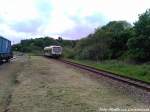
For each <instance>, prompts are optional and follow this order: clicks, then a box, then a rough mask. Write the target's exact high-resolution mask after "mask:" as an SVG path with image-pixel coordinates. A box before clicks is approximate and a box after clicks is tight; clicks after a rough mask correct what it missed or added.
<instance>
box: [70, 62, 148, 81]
mask: <svg viewBox="0 0 150 112" xmlns="http://www.w3.org/2000/svg"><path fill="white" fill-rule="evenodd" d="M71 61H73V62H77V63H80V64H85V65H89V66H92V67H95V68H98V69H102V70H106V71H110V72H113V73H116V74H119V75H123V76H128V77H132V78H135V79H139V80H142V81H145V82H150V64H141V65H138V64H136V65H133V64H127V63H125V62H122V61H118V60H109V61H103V62H95V61H89V60H71Z"/></svg>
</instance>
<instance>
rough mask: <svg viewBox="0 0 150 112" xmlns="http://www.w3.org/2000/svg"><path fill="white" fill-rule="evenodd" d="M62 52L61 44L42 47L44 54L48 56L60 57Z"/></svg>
mask: <svg viewBox="0 0 150 112" xmlns="http://www.w3.org/2000/svg"><path fill="white" fill-rule="evenodd" d="M61 54H62V47H61V46H49V47H45V48H44V55H45V56H49V57H60V56H61Z"/></svg>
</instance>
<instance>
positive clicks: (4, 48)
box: [0, 36, 13, 63]
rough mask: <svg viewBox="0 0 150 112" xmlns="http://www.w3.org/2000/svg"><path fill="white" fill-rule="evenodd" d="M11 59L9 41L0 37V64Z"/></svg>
mask: <svg viewBox="0 0 150 112" xmlns="http://www.w3.org/2000/svg"><path fill="white" fill-rule="evenodd" d="M12 57H13V53H12V48H11V41H10V40H8V39H6V38H4V37H2V36H0V63H1V62H3V60H5V61H9V60H10V59H11V58H12Z"/></svg>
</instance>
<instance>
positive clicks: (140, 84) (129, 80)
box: [59, 59, 150, 92]
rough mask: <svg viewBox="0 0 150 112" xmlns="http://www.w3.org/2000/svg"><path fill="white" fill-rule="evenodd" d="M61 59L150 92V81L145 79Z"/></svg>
mask: <svg viewBox="0 0 150 112" xmlns="http://www.w3.org/2000/svg"><path fill="white" fill-rule="evenodd" d="M59 61H61V62H63V63H66V64H69V65H72V66H75V67H77V68H80V69H83V70H87V71H89V72H92V73H95V74H97V75H102V76H105V77H108V78H111V79H114V80H117V81H120V82H122V83H125V84H128V85H131V86H135V87H137V88H141V89H143V90H146V91H148V92H150V83H149V82H144V81H141V80H137V79H133V78H130V77H125V76H121V75H118V74H114V73H111V72H108V71H104V70H100V69H96V68H94V67H90V66H87V65H83V64H79V63H75V62H71V61H68V60H64V59H61V60H59Z"/></svg>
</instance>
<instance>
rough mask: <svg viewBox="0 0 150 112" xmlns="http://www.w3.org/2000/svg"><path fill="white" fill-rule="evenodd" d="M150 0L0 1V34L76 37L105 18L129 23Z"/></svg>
mask: <svg viewBox="0 0 150 112" xmlns="http://www.w3.org/2000/svg"><path fill="white" fill-rule="evenodd" d="M149 8H150V0H0V35H1V36H3V37H5V38H8V39H10V40H11V41H12V42H13V43H18V42H20V40H22V39H28V38H39V37H44V36H49V37H53V38H58V37H59V36H60V37H63V38H64V39H80V38H83V37H86V36H87V35H88V34H90V33H92V32H93V31H94V30H95V28H97V27H100V26H103V25H105V24H107V23H108V22H109V21H114V20H116V21H119V20H126V21H128V22H130V23H131V24H133V23H134V22H136V21H137V20H138V15H139V14H141V13H143V12H145V11H146V10H147V9H149Z"/></svg>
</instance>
